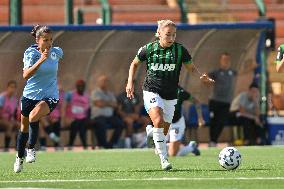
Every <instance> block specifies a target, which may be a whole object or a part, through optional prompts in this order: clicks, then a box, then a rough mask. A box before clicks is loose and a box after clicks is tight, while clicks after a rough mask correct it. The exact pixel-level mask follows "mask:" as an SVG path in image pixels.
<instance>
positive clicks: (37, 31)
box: [31, 24, 51, 38]
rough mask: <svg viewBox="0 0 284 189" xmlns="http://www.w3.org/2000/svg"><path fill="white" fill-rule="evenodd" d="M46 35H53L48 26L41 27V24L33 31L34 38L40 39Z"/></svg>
mask: <svg viewBox="0 0 284 189" xmlns="http://www.w3.org/2000/svg"><path fill="white" fill-rule="evenodd" d="M44 33H51V29H50V28H49V27H47V26H41V25H39V24H37V25H35V26H34V27H33V29H32V31H31V35H32V36H33V37H34V38H38V37H40V36H42V34H44Z"/></svg>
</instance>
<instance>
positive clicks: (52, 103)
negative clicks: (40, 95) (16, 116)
mask: <svg viewBox="0 0 284 189" xmlns="http://www.w3.org/2000/svg"><path fill="white" fill-rule="evenodd" d="M40 101H44V102H46V103H47V105H48V107H49V109H50V112H49V113H51V112H52V111H53V110H54V109H55V108H56V105H57V104H58V102H59V100H58V99H55V98H44V99H42V100H31V99H29V98H26V97H22V98H21V114H22V115H23V116H25V117H29V115H30V113H31V111H32V110H33V109H34V108H35V106H36V105H37V104H38V103H39V102H40Z"/></svg>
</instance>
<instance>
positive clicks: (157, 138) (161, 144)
mask: <svg viewBox="0 0 284 189" xmlns="http://www.w3.org/2000/svg"><path fill="white" fill-rule="evenodd" d="M153 140H154V143H155V147H156V151H157V153H158V155H159V156H160V159H161V160H163V159H166V158H167V157H168V151H167V144H166V137H165V135H164V128H153Z"/></svg>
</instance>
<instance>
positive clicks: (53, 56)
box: [50, 52, 56, 60]
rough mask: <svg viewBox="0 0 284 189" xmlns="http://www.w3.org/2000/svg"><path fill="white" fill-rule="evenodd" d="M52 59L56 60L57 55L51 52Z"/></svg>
mask: <svg viewBox="0 0 284 189" xmlns="http://www.w3.org/2000/svg"><path fill="white" fill-rule="evenodd" d="M50 58H51V59H52V60H56V53H55V52H51V54H50Z"/></svg>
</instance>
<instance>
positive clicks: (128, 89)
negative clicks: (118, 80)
mask: <svg viewBox="0 0 284 189" xmlns="http://www.w3.org/2000/svg"><path fill="white" fill-rule="evenodd" d="M125 90H126V94H127V98H130V99H132V98H134V84H133V82H127V85H126V89H125Z"/></svg>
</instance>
